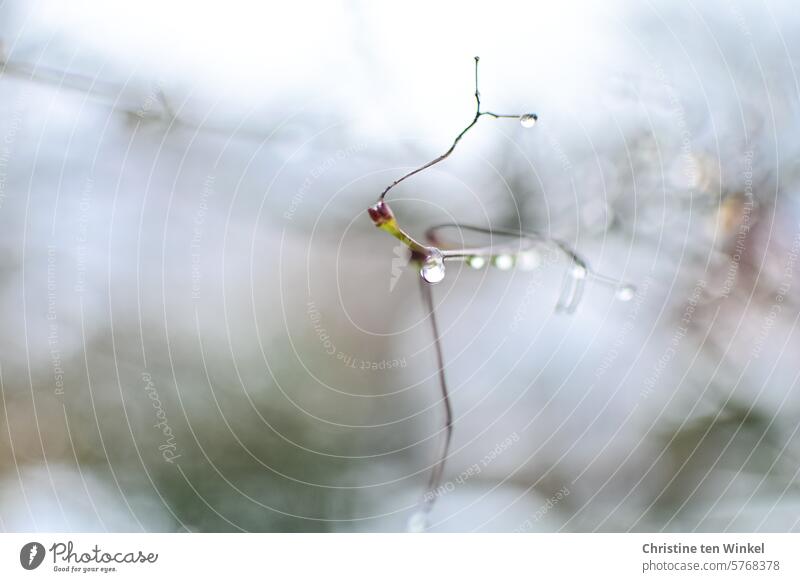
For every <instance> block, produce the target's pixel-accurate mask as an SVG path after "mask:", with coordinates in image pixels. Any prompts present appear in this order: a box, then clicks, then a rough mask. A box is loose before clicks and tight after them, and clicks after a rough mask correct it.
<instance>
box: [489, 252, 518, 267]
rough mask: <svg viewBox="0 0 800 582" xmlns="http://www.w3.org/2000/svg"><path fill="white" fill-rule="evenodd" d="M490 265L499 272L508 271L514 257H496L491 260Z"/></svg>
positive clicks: (512, 264)
mask: <svg viewBox="0 0 800 582" xmlns="http://www.w3.org/2000/svg"><path fill="white" fill-rule="evenodd" d="M492 264H494V266H495V267H497V268H498V269H500V270H501V271H508V270H509V269H510V268H511V267H513V266H514V257H512V256H511V255H497V256H496V257H495V258H494V259H493V261H492Z"/></svg>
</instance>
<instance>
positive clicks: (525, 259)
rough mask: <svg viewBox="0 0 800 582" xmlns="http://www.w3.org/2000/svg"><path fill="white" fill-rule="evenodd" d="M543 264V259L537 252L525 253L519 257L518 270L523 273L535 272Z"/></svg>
mask: <svg viewBox="0 0 800 582" xmlns="http://www.w3.org/2000/svg"><path fill="white" fill-rule="evenodd" d="M541 264H542V258H541V257H540V256H539V253H538V252H537V251H524V252H522V253H520V254H519V255H517V268H519V269H522V270H523V271H533V270H534V269H536V268H537V267H539V265H541Z"/></svg>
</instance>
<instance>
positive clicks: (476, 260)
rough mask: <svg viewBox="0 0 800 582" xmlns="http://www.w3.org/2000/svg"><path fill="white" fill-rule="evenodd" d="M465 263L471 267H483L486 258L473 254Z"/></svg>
mask: <svg viewBox="0 0 800 582" xmlns="http://www.w3.org/2000/svg"><path fill="white" fill-rule="evenodd" d="M467 264H468V265H469V266H470V267H472V268H473V269H483V267H485V266H486V258H485V257H481V256H478V255H475V256H473V257H469V258H468V259H467Z"/></svg>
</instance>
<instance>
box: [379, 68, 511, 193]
mask: <svg viewBox="0 0 800 582" xmlns="http://www.w3.org/2000/svg"><path fill="white" fill-rule="evenodd" d="M479 61H480V57H475V117H473V118H472V121H471V122H470V124H469V125H467V127H465V128H464V129H463V130H462V131H461V133H459V134H458V135H457V136H456V139H454V140H453V143H452V145H451V146H450V147H449V148H448V149H447V151H446V152H444V153H443V154H442V155H441V156H439V157H437V158H435V159H433V160H431V161H430V162H428V163H427V164H425V165H423V166H420V167H419V168H417V169H416V170H412V171H411V172H409V173H408V174H406V175H405V176H402V177H400V178H398V179H397V180H395V181H394V182H392V183H391V184H389V185H388V186H387V187H386V189H385V190H384V191H383V192H381V195H380V196H379V197H378V201H381V200H383V199H384V198H386V194H388V193H389V190H391V189H392V188H394V187H395V186H397V185H398V184H399V183H400V182H402V181H403V180H406V179H407V178H410V177H411V176H413V175H414V174H418V173H420V172H421V171H423V170H427V169H428V168H430V167H431V166H435V165H436V164H438V163H439V162H441V161H444V160H446V159H447V158H448V157H449V156H450V154H452V153H453V151H454V150H455V149H456V146H457V145H458V142H460V141H461V138H462V137H464V135H466V133H467V132H468V131H469V130H470V129H472V128H473V126H474V125H475V124H476V123H478V120H479V119H480V118H481V117H482V116H483V115H488V116H489V117H494V118H495V119H504V118H511V119H519V118H520V117H521V116H520V115H510V114H503V113H492V112H491V111H481V94H480V91H479V90H478V62H479Z"/></svg>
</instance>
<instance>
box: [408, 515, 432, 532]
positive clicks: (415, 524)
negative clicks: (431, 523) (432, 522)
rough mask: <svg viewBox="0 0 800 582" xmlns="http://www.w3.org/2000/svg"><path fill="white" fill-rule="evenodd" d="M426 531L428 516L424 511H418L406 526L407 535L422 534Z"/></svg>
mask: <svg viewBox="0 0 800 582" xmlns="http://www.w3.org/2000/svg"><path fill="white" fill-rule="evenodd" d="M427 529H428V514H427V513H425V512H424V511H418V512H416V513H415V514H414V515H412V516H411V517H410V518H408V524H407V525H406V531H408V533H422V532H424V531H426V530H427Z"/></svg>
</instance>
